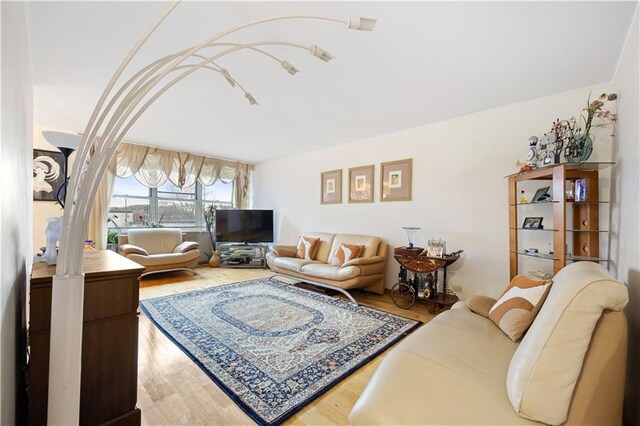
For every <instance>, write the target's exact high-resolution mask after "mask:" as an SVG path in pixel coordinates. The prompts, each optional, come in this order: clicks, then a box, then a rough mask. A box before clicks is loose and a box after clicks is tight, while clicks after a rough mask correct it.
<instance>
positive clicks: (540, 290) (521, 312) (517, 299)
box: [489, 275, 553, 342]
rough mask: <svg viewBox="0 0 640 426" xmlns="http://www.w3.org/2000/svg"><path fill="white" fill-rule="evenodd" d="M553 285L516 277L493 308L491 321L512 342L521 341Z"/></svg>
mask: <svg viewBox="0 0 640 426" xmlns="http://www.w3.org/2000/svg"><path fill="white" fill-rule="evenodd" d="M552 283H553V281H551V280H544V281H539V280H532V279H531V278H527V277H524V276H521V275H518V276H517V277H514V278H513V280H511V284H509V286H508V287H507V289H506V290H505V291H504V293H502V296H500V299H498V301H497V302H496V303H495V304H494V305H493V306H492V307H491V310H490V311H489V319H490V320H491V321H493V322H494V323H495V324H496V325H497V326H498V327H500V330H502V331H503V332H504V333H505V334H506V335H507V336H509V338H510V339H511V340H513V341H514V342H516V341H518V340H520V338H521V337H522V336H523V335H524V333H525V332H526V331H527V330H528V329H529V327H530V326H531V324H533V320H535V319H536V315H538V311H540V308H541V307H542V304H543V303H544V301H545V299H546V298H547V294H549V290H550V289H551V284H552Z"/></svg>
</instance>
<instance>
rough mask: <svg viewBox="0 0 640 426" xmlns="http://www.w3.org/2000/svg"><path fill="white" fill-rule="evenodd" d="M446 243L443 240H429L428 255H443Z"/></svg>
mask: <svg viewBox="0 0 640 426" xmlns="http://www.w3.org/2000/svg"><path fill="white" fill-rule="evenodd" d="M445 245H446V243H445V242H444V241H442V240H429V241H428V242H427V256H429V257H443V256H444V254H445Z"/></svg>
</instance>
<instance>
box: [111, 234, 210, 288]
mask: <svg viewBox="0 0 640 426" xmlns="http://www.w3.org/2000/svg"><path fill="white" fill-rule="evenodd" d="M185 237H186V234H184V233H183V232H182V231H181V230H180V229H173V228H145V229H130V230H129V232H128V234H127V235H119V236H118V245H119V247H118V250H119V252H120V254H121V255H123V256H125V257H126V258H128V259H131V260H133V261H134V262H136V263H139V264H140V265H142V266H144V267H145V271H144V273H143V274H142V275H141V277H144V276H145V275H149V274H154V273H160V272H169V271H183V270H184V271H189V272H191V273H194V274H195V272H193V271H192V270H191V269H189V267H191V266H193V265H195V264H196V263H197V261H198V258H199V257H200V250H199V245H198V243H196V242H193V241H184V239H185Z"/></svg>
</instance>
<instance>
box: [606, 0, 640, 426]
mask: <svg viewBox="0 0 640 426" xmlns="http://www.w3.org/2000/svg"><path fill="white" fill-rule="evenodd" d="M639 36H640V31H639V30H638V10H636V16H635V18H634V23H633V24H632V26H631V28H630V30H629V36H628V38H627V42H626V43H625V47H624V50H623V52H622V55H621V57H620V63H619V64H618V70H617V72H616V76H615V78H614V81H613V86H614V88H615V90H616V91H617V92H618V93H619V94H620V98H619V100H618V112H619V116H620V123H619V126H618V128H617V132H616V133H617V137H616V143H615V145H614V149H613V152H614V158H615V161H616V163H617V165H616V169H615V173H614V178H613V181H614V191H613V194H614V197H613V201H614V202H613V228H612V230H613V236H614V238H613V240H612V250H611V252H612V259H613V261H614V263H613V265H612V270H613V272H614V273H615V274H616V275H617V277H618V278H619V279H620V280H622V281H624V282H626V283H627V284H628V286H629V298H630V301H629V305H628V306H627V309H626V312H627V318H628V320H629V362H628V371H627V372H628V374H627V393H626V395H627V400H626V404H625V424H629V425H636V424H640V364H639V363H638V360H640V228H639V225H640V217H639V215H638V210H640V197H639V196H640V189H639V188H640V172H639V171H638V169H639V167H640V164H639V161H640V150H639V148H638V147H639V145H640V124H639V122H638V120H639V116H640V110H639V108H638V104H639V103H640V99H639V98H638V79H639V78H640V76H639V73H638V61H639V60H640V58H639V57H638V52H639V51H640V46H639V43H638V37H639Z"/></svg>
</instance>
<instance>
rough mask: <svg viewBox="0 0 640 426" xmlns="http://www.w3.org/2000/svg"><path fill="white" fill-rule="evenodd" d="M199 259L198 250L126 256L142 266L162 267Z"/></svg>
mask: <svg viewBox="0 0 640 426" xmlns="http://www.w3.org/2000/svg"><path fill="white" fill-rule="evenodd" d="M199 257H200V250H190V251H188V252H185V253H165V254H150V255H149V256H142V255H139V254H130V255H128V256H127V258H128V259H131V260H133V261H134V262H136V263H139V264H140V265H142V266H162V265H171V264H173V263H182V262H189V261H194V262H195V261H196V259H198V258H199Z"/></svg>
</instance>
